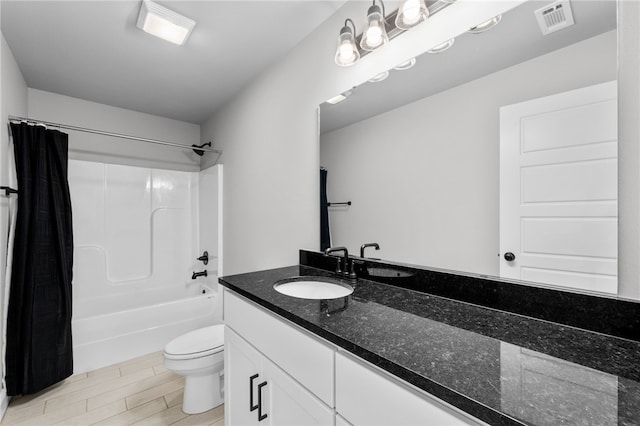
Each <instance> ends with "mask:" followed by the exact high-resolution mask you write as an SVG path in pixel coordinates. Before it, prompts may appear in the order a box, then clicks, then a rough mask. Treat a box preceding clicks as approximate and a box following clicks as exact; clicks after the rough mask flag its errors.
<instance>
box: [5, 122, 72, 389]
mask: <svg viewBox="0 0 640 426" xmlns="http://www.w3.org/2000/svg"><path fill="white" fill-rule="evenodd" d="M11 133H12V135H13V145H14V152H15V159H16V172H17V178H18V191H19V197H18V211H17V220H16V229H15V239H14V241H13V256H12V265H11V284H10V291H9V306H8V314H7V346H6V365H7V372H6V377H5V380H6V385H7V394H8V395H21V394H30V393H35V392H38V391H40V390H42V389H45V388H47V387H49V386H51V385H53V384H55V383H58V382H59V381H61V380H63V379H65V378H67V377H69V376H70V375H71V374H72V373H73V349H72V338H71V314H72V297H71V280H72V277H73V226H72V211H71V196H70V194H69V184H68V182H67V167H68V166H67V163H68V135H67V134H65V133H62V132H59V131H57V130H48V129H46V128H44V127H42V126H34V125H29V124H26V123H21V124H14V123H12V124H11Z"/></svg>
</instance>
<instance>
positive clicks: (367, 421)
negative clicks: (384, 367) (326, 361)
mask: <svg viewBox="0 0 640 426" xmlns="http://www.w3.org/2000/svg"><path fill="white" fill-rule="evenodd" d="M336 411H337V412H338V413H339V414H340V416H342V417H344V419H346V420H347V421H348V422H349V423H350V424H352V425H355V426H360V425H372V426H373V425H379V426H388V425H394V426H415V425H421V426H429V425H434V426H435V425H437V426H447V425H477V424H482V423H477V422H474V421H473V420H471V419H470V418H469V419H468V418H466V416H462V415H458V414H457V413H454V412H453V411H452V410H450V409H449V408H447V407H445V405H444V403H443V402H441V401H439V400H437V399H435V398H430V397H427V396H426V395H425V396H421V395H418V394H417V393H416V392H412V391H410V390H409V389H407V388H406V387H404V386H401V385H400V384H399V383H397V382H396V381H392V380H390V379H388V378H387V377H384V376H383V375H382V374H380V373H378V372H375V371H373V370H371V369H369V368H368V367H365V366H364V365H362V364H361V363H359V362H357V361H355V360H354V359H352V358H351V357H347V356H344V355H343V354H341V353H338V354H337V355H336Z"/></svg>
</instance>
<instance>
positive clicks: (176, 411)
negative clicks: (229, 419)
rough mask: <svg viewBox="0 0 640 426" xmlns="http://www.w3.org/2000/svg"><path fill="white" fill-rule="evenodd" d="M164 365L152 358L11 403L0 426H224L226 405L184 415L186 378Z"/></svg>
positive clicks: (156, 355)
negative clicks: (183, 404)
mask: <svg viewBox="0 0 640 426" xmlns="http://www.w3.org/2000/svg"><path fill="white" fill-rule="evenodd" d="M162 361H163V360H162V352H155V353H152V354H149V355H145V356H142V357H140V358H135V359H132V360H129V361H125V362H123V363H120V364H115V365H111V366H109V367H105V368H101V369H99V370H95V371H91V372H89V373H84V374H78V375H75V376H72V377H69V378H68V379H66V380H64V381H63V382H61V383H58V384H56V385H54V386H51V387H50V388H48V389H46V390H44V391H42V392H39V393H36V394H33V395H27V396H19V397H13V398H12V399H11V402H10V403H9V408H7V412H6V413H5V415H4V418H3V419H2V422H1V424H2V425H12V426H13V425H34V426H48V425H78V426H84V425H118V426H119V425H140V426H142V425H145V426H147V425H149V426H150V425H176V426H186V425H203V426H209V425H211V426H222V425H223V424H224V405H221V406H219V407H217V408H214V409H213V410H209V411H207V412H204V413H201V414H194V415H188V414H185V413H183V412H182V409H181V406H182V393H183V390H184V378H183V377H181V376H178V375H177V374H175V373H173V372H171V371H168V370H167V369H166V368H164V366H163V363H162Z"/></svg>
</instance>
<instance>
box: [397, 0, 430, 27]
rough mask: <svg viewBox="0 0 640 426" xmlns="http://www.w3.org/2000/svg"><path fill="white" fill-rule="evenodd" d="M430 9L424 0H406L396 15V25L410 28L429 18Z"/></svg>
mask: <svg viewBox="0 0 640 426" xmlns="http://www.w3.org/2000/svg"><path fill="white" fill-rule="evenodd" d="M428 16H429V9H427V6H426V4H425V2H424V0H405V1H404V3H402V5H401V6H400V8H399V9H398V14H397V15H396V27H398V28H400V29H401V30H408V29H410V28H411V27H414V26H416V25H418V24H419V23H420V22H422V21H424V20H425V19H427V17H428Z"/></svg>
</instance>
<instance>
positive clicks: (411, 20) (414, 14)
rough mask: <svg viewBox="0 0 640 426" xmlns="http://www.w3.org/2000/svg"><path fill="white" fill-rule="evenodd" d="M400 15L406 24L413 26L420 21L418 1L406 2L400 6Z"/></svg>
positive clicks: (409, 0)
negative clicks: (402, 15)
mask: <svg viewBox="0 0 640 426" xmlns="http://www.w3.org/2000/svg"><path fill="white" fill-rule="evenodd" d="M402 13H403V14H404V22H405V23H407V24H409V25H410V24H415V23H416V22H418V19H420V2H419V1H418V0H407V1H406V2H405V3H404V4H403V5H402Z"/></svg>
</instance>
